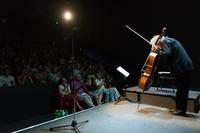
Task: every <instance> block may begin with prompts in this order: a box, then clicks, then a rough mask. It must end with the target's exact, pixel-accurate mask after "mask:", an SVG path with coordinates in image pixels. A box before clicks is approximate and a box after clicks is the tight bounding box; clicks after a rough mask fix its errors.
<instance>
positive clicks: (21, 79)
mask: <svg viewBox="0 0 200 133" xmlns="http://www.w3.org/2000/svg"><path fill="white" fill-rule="evenodd" d="M16 79H17V81H16V82H17V85H30V84H33V79H32V76H31V72H30V71H28V70H26V69H23V70H22V72H21V73H20V74H19V75H18V76H17V77H16Z"/></svg>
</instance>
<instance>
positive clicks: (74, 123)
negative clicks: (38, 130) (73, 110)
mask: <svg viewBox="0 0 200 133" xmlns="http://www.w3.org/2000/svg"><path fill="white" fill-rule="evenodd" d="M87 122H89V120H86V121H82V122H78V123H77V121H76V120H73V121H72V123H71V125H63V126H57V127H51V128H49V130H50V131H58V130H74V131H75V132H76V133H81V132H80V130H79V129H78V127H80V126H82V125H83V124H85V123H87Z"/></svg>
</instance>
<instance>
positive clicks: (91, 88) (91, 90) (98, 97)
mask: <svg viewBox="0 0 200 133" xmlns="http://www.w3.org/2000/svg"><path fill="white" fill-rule="evenodd" d="M85 85H86V87H87V91H88V92H87V93H88V94H89V95H91V96H92V97H94V98H95V102H96V105H101V102H102V98H103V93H102V92H101V91H100V90H99V89H98V87H97V85H96V82H95V76H94V75H88V77H87V79H86V81H85Z"/></svg>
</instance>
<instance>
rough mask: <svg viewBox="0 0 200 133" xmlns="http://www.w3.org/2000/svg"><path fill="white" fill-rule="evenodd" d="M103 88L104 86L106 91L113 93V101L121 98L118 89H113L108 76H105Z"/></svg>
mask: <svg viewBox="0 0 200 133" xmlns="http://www.w3.org/2000/svg"><path fill="white" fill-rule="evenodd" d="M105 86H106V88H107V89H110V90H112V91H113V93H114V96H115V100H118V99H119V98H120V97H121V95H120V93H119V91H118V89H117V88H116V87H114V85H113V79H112V77H111V75H109V74H107V75H106V78H105Z"/></svg>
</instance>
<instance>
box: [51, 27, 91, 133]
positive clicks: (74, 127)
mask: <svg viewBox="0 0 200 133" xmlns="http://www.w3.org/2000/svg"><path fill="white" fill-rule="evenodd" d="M73 30H75V28H73ZM73 30H72V57H71V60H72V62H71V63H72V76H73V74H74V62H75V58H74V35H73ZM76 89H77V88H75V85H74V82H73V80H72V93H73V120H72V122H71V124H68V125H61V126H56V127H51V128H49V130H50V131H58V130H74V131H75V132H76V133H81V132H80V130H79V129H78V127H80V126H82V125H83V124H85V123H87V122H89V120H85V121H81V122H77V120H76V103H77V101H76ZM70 127H71V128H70Z"/></svg>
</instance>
